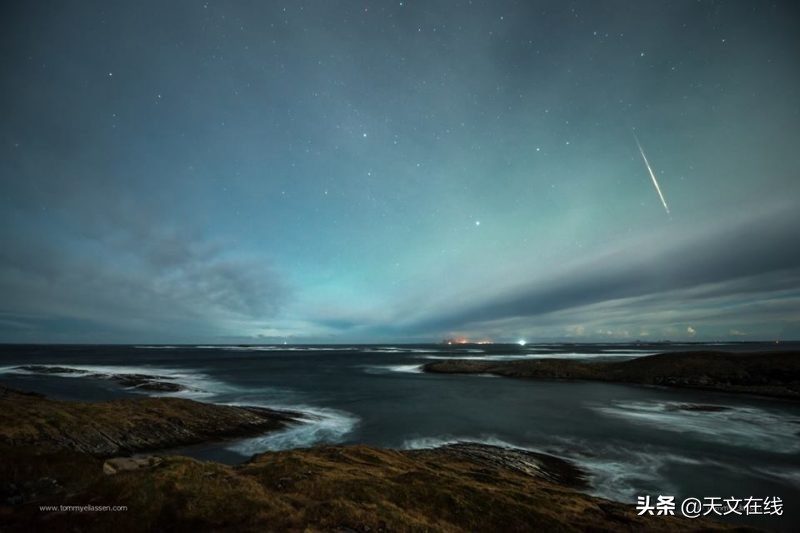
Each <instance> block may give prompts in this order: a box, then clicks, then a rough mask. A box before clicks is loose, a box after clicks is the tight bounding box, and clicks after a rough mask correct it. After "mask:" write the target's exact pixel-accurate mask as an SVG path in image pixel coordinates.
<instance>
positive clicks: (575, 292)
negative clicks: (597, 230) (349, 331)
mask: <svg viewBox="0 0 800 533" xmlns="http://www.w3.org/2000/svg"><path fill="white" fill-rule="evenodd" d="M799 228H800V214H798V213H797V211H796V210H794V209H793V208H783V209H771V210H769V211H768V212H767V213H756V214H754V215H752V216H751V217H750V218H747V219H740V220H722V221H719V223H717V224H716V225H714V226H712V227H706V228H702V229H699V230H698V229H696V228H692V227H691V226H689V225H688V224H687V225H686V226H683V227H680V226H677V227H671V228H670V231H669V232H666V231H664V232H661V234H658V233H655V234H651V235H650V236H649V237H648V238H647V239H645V240H640V241H637V242H633V243H626V245H624V246H620V247H618V248H617V249H615V250H611V251H608V252H604V253H602V254H598V255H596V256H594V257H591V258H589V259H588V260H585V261H583V262H581V263H579V264H575V265H572V266H566V267H564V268H561V269H560V271H558V273H556V274H552V275H549V276H547V277H543V278H540V279H535V280H532V281H528V282H527V283H525V282H521V283H518V284H517V286H516V287H514V288H513V289H512V290H508V291H506V292H504V293H502V294H496V295H494V296H491V297H489V298H485V299H483V300H480V301H474V302H470V303H467V304H465V305H462V306H459V307H458V308H451V309H440V310H438V311H435V312H433V313H429V314H427V315H423V316H418V317H415V318H413V319H412V320H410V321H408V322H406V323H401V324H400V325H399V326H398V327H399V328H401V329H402V328H407V329H409V330H411V331H430V332H437V331H446V330H451V329H456V328H460V329H464V328H472V329H475V330H481V328H487V327H488V328H491V327H492V325H493V324H497V323H498V322H502V321H506V322H512V321H516V323H517V324H519V323H520V322H523V321H527V322H530V319H532V318H534V317H536V319H537V321H538V320H540V319H541V318H542V317H544V316H548V315H553V314H557V313H559V312H567V311H577V310H579V309H582V308H586V307H588V306H592V305H597V304H603V303H609V302H614V301H617V300H628V301H629V302H628V303H629V307H627V308H626V309H625V311H624V314H625V315H626V317H627V320H629V321H630V322H631V323H633V324H641V325H642V326H651V324H646V323H642V321H641V318H640V317H637V316H636V313H637V307H636V306H635V305H631V304H632V302H631V299H637V298H639V299H641V298H646V299H650V300H651V304H653V305H651V306H650V307H653V306H655V307H660V308H661V309H662V310H663V309H665V308H669V306H670V305H671V304H673V305H674V308H673V310H674V311H680V312H683V311H685V310H689V309H691V308H692V307H696V306H699V305H702V302H703V301H705V300H711V299H714V298H725V297H731V296H734V295H744V294H749V295H750V296H749V299H750V300H754V299H758V298H759V295H760V294H767V293H769V292H774V291H780V290H791V289H794V288H796V286H797V285H796V281H797V279H798V276H800V248H798V247H797V246H796V243H797V242H800V229H799ZM676 296H679V300H674V298H675V297H676ZM659 301H660V302H661V305H660V306H659V305H657V304H658V303H659ZM574 318H575V317H573V319H574ZM754 318H755V317H754ZM655 325H658V324H655Z"/></svg>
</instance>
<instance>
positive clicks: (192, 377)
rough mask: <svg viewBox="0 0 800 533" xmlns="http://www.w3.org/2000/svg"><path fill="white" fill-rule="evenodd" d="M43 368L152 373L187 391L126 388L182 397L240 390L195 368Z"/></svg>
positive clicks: (75, 374)
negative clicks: (188, 369)
mask: <svg viewBox="0 0 800 533" xmlns="http://www.w3.org/2000/svg"><path fill="white" fill-rule="evenodd" d="M31 366H37V367H43V368H64V369H68V370H65V371H64V372H47V374H46V375H48V376H58V377H67V378H93V377H95V378H100V379H111V378H112V377H113V376H122V377H124V376H131V375H147V376H153V377H154V378H156V379H157V380H159V381H165V382H169V383H175V384H176V385H180V386H182V387H184V389H185V390H182V391H176V392H167V391H152V390H146V389H140V388H137V387H126V390H130V391H132V392H139V393H142V394H148V395H150V396H177V397H182V398H208V397H211V396H215V395H217V394H223V393H228V392H235V391H237V390H238V389H237V388H236V387H233V386H231V385H229V384H227V383H224V382H222V381H218V380H215V379H213V378H211V377H210V376H208V375H206V374H204V373H202V372H198V371H195V370H192V371H187V370H179V369H174V368H162V367H151V366H145V365H143V366H124V365H73V364H70V365H68V366H67V365H57V364H45V365H39V364H37V365H31ZM0 373H11V374H40V372H36V371H35V370H34V371H32V370H26V369H24V368H21V367H19V366H13V367H12V366H7V367H3V368H0Z"/></svg>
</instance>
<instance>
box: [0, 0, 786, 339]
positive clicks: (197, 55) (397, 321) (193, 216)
mask: <svg viewBox="0 0 800 533" xmlns="http://www.w3.org/2000/svg"><path fill="white" fill-rule="evenodd" d="M799 13H800V9H798V8H797V7H796V2H794V1H786V2H769V1H756V0H749V1H735V0H729V1H717V2H714V1H679V0H676V1H670V2H660V1H633V0H630V1H588V0H587V1H573V2H569V1H562V0H554V1H547V2H541V1H533V0H531V1H527V2H525V1H518V2H513V1H498V0H492V1H489V0H487V1H478V0H473V1H456V0H451V1H428V0H426V1H422V0H418V1H415V0H411V1H406V0H404V1H394V2H379V1H365V0H361V1H358V2H354V1H333V0H320V1H316V2H314V1H309V2H293V1H288V0H287V1H283V2H266V1H264V2H261V1H252V2H244V1H240V2H234V1H230V2H228V1H226V2H222V1H216V2H215V1H208V2H202V1H200V2H183V1H170V2H163V1H155V2H147V1H145V2H139V1H137V2H106V1H98V2H91V1H76V2H24V1H17V2H13V1H10V2H3V4H2V7H0V43H1V44H0V46H1V47H2V54H0V65H1V67H0V341H4V342H132V343H156V342H166V343H177V342H189V343H193V342H197V343H212V342H218V343H225V342H254V343H258V342H264V343H270V342H284V341H286V342H290V343H291V342H347V343H352V342H402V341H407V342H417V341H439V340H441V339H442V338H444V337H449V336H456V335H464V336H468V337H469V338H471V339H476V340H478V339H493V340H496V341H516V340H517V339H526V340H528V341H529V342H535V341H548V340H570V341H596V340H611V341H626V340H633V339H637V338H638V339H644V340H659V339H672V340H690V339H691V340H711V339H722V340H724V339H728V340H731V339H732V340H757V339H764V340H775V339H782V340H789V339H798V338H800V209H799V208H798V207H799V206H800V175H798V168H800V91H798V87H800V60H799V59H800V58H799V57H798V56H800V54H798V50H800V31H798V29H797V28H798V23H800V16H798V14H799ZM637 137H638V140H639V141H640V142H641V146H642V149H643V150H644V152H645V154H646V157H647V159H648V160H649V163H650V165H652V168H653V171H654V174H655V176H656V177H657V180H658V183H659V184H660V187H661V189H662V191H663V194H664V197H665V201H666V202H667V204H668V207H669V211H670V213H669V214H668V213H667V212H666V210H665V208H664V206H663V205H662V203H661V200H660V198H659V195H658V193H657V191H656V189H655V187H654V183H653V181H652V179H651V177H650V174H649V173H648V170H647V167H646V166H645V163H644V161H643V158H642V156H641V154H640V152H639V149H638V147H637V142H636V138H637Z"/></svg>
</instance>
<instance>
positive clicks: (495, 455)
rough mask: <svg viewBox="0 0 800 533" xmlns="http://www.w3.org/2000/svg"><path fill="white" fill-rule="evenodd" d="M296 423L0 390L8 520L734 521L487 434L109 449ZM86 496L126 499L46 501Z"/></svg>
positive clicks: (303, 523)
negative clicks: (225, 458)
mask: <svg viewBox="0 0 800 533" xmlns="http://www.w3.org/2000/svg"><path fill="white" fill-rule="evenodd" d="M290 422H291V416H290V415H286V414H283V413H276V412H274V411H268V410H261V409H245V408H237V407H227V406H218V405H207V404H202V403H199V402H193V401H189V400H178V399H167V398H158V399H152V398H151V399H145V398H142V399H136V400H120V401H114V402H103V403H94V404H84V403H78V402H59V401H54V400H48V399H46V398H42V397H41V396H36V395H27V394H21V393H18V392H15V391H10V390H8V389H0V524H2V529H3V531H24V532H29V531H32V530H33V531H37V530H47V531H56V530H57V531H86V532H92V531H109V530H114V531H187V530H195V531H245V532H249V531H253V532H256V531H257V532H262V531H443V532H466V531H588V530H591V531H614V532H617V531H631V532H632V531H645V530H646V531H700V530H702V531H716V530H728V529H730V528H729V526H725V525H721V524H716V523H714V522H709V521H705V520H702V519H695V520H687V519H682V518H679V517H668V516H664V517H652V516H638V515H637V514H636V512H635V510H634V507H633V505H626V504H623V503H618V502H612V501H608V500H604V499H600V498H596V497H592V496H589V495H587V494H583V493H581V492H579V491H578V490H576V488H580V487H583V486H584V485H585V482H586V481H585V477H584V474H583V472H582V471H581V470H580V469H579V468H577V467H575V466H574V465H572V464H571V463H570V462H568V461H565V460H563V459H559V458H557V457H553V456H550V455H547V454H541V453H537V452H531V451H526V450H518V449H510V448H500V447H495V446H488V445H483V444H476V443H455V444H451V445H448V446H443V447H440V448H434V449H426V450H386V449H378V448H372V447H367V446H323V447H315V448H308V449H301V450H289V451H282V452H270V453H264V454H261V455H257V456H254V457H253V458H252V459H251V460H250V461H249V462H247V463H245V464H243V465H239V466H227V465H221V464H218V463H213V462H203V461H196V460H193V459H189V458H187V457H174V456H150V457H122V458H120V457H116V458H113V459H107V460H105V461H104V460H103V459H101V458H98V457H97V455H103V454H107V453H108V452H109V451H111V450H115V451H117V450H121V449H133V448H137V447H141V446H148V447H149V446H153V445H155V444H156V443H161V444H162V445H163V444H167V445H171V444H173V442H174V440H175V439H184V438H192V439H197V438H201V437H202V436H203V435H206V436H208V437H209V438H217V437H219V436H220V435H221V434H223V433H225V434H227V433H228V432H229V431H241V430H242V429H243V428H247V429H248V430H249V429H250V428H258V429H259V430H261V431H263V430H264V428H265V427H274V425H275V424H278V425H282V424H285V423H290ZM265 424H266V425H265ZM81 428H83V430H81ZM189 436H191V437H189ZM87 504H90V505H98V506H99V505H109V506H110V505H114V506H125V507H126V509H127V510H126V511H125V512H85V513H84V512H59V511H54V512H47V513H45V512H42V511H41V510H40V509H41V508H40V506H41V505H56V506H61V505H64V506H85V505H87Z"/></svg>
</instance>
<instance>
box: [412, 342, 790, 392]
mask: <svg viewBox="0 0 800 533" xmlns="http://www.w3.org/2000/svg"><path fill="white" fill-rule="evenodd" d="M423 370H424V371H425V372H430V373H438V374H491V375H495V376H503V377H513V378H525V379H558V380H589V381H608V382H616V383H631V384H638V385H657V386H665V387H678V388H688V389H702V390H712V391H719V392H731V393H745V394H756V395H760V396H770V397H774V398H782V399H791V400H800V354H798V353H795V352H766V353H755V352H749V353H729V352H707V351H703V352H673V353H663V354H658V355H650V356H645V357H638V358H636V359H631V360H627V361H615V362H591V361H575V360H568V359H525V360H517V361H479V360H465V359H452V360H446V361H436V362H432V363H427V364H425V365H424V366H423Z"/></svg>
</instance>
